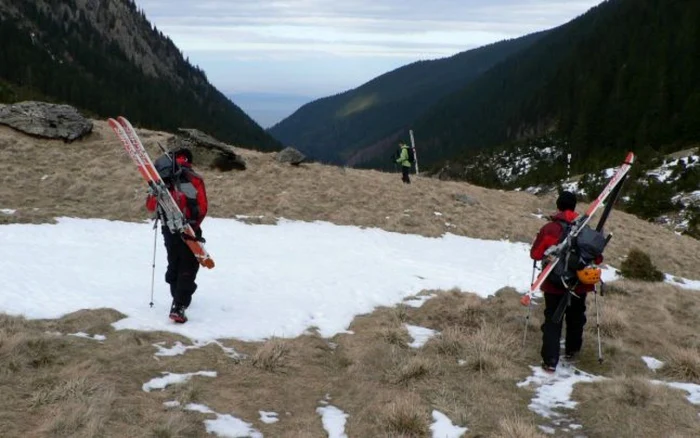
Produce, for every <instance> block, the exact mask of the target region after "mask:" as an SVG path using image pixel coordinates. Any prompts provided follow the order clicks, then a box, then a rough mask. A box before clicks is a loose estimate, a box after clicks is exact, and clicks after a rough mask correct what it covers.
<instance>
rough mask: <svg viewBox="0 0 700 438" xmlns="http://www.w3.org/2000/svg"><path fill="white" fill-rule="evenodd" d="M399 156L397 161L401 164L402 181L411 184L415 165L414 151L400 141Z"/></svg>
mask: <svg viewBox="0 0 700 438" xmlns="http://www.w3.org/2000/svg"><path fill="white" fill-rule="evenodd" d="M399 147H400V149H399V154H398V155H399V158H397V159H396V162H397V163H398V164H400V165H401V181H403V183H404V184H411V178H410V177H409V174H410V173H411V166H412V165H413V151H412V150H411V148H409V147H408V145H407V144H406V143H399Z"/></svg>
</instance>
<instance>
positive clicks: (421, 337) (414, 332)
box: [404, 324, 438, 348]
mask: <svg viewBox="0 0 700 438" xmlns="http://www.w3.org/2000/svg"><path fill="white" fill-rule="evenodd" d="M404 326H405V327H406V330H408V334H409V335H410V336H411V337H412V338H413V342H411V343H410V344H408V345H409V347H412V348H420V347H422V346H423V345H425V343H426V342H428V341H429V340H430V338H432V337H433V336H435V335H436V334H437V333H438V332H437V331H435V330H432V329H429V328H425V327H419V326H417V325H410V324H404Z"/></svg>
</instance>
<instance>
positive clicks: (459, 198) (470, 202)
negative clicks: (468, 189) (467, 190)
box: [454, 195, 479, 205]
mask: <svg viewBox="0 0 700 438" xmlns="http://www.w3.org/2000/svg"><path fill="white" fill-rule="evenodd" d="M454 198H455V200H457V201H459V202H463V203H465V204H467V205H479V201H477V200H476V199H474V198H472V197H469V196H467V195H454Z"/></svg>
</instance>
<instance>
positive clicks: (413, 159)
mask: <svg viewBox="0 0 700 438" xmlns="http://www.w3.org/2000/svg"><path fill="white" fill-rule="evenodd" d="M406 149H408V162H409V163H411V164H413V163H415V162H416V157H415V155H413V149H412V148H406Z"/></svg>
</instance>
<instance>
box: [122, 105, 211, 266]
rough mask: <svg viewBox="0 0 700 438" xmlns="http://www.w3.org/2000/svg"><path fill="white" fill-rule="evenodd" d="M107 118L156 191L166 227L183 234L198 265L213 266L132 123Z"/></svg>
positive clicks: (143, 175)
mask: <svg viewBox="0 0 700 438" xmlns="http://www.w3.org/2000/svg"><path fill="white" fill-rule="evenodd" d="M108 122H109V126H111V127H112V129H113V130H114V132H115V133H116V134H117V136H118V137H119V140H121V142H122V145H123V146H124V149H125V150H126V152H127V154H129V157H131V159H132V161H133V162H134V164H136V167H137V169H138V171H139V173H140V174H141V176H142V177H143V179H144V180H145V181H146V183H147V184H148V186H149V187H150V188H151V190H152V191H153V193H155V195H156V198H157V199H158V206H159V207H160V209H161V211H162V212H163V214H164V216H165V218H164V222H165V224H166V226H167V227H168V229H170V231H171V232H173V233H177V234H179V235H180V236H181V237H182V240H183V241H184V242H185V244H187V246H188V247H189V248H190V250H192V253H193V254H194V255H195V257H196V258H197V261H198V262H199V264H200V265H202V266H204V267H206V268H209V269H211V268H213V267H214V259H212V258H211V256H210V255H209V253H208V252H207V250H206V249H205V248H204V245H203V243H202V242H200V241H198V240H197V238H196V236H195V233H194V230H193V229H192V227H191V226H190V225H189V224H188V223H187V222H186V221H185V217H184V215H183V214H182V212H181V211H180V209H179V208H178V206H177V204H176V203H175V200H174V199H173V197H172V195H171V194H170V192H169V191H168V188H167V186H166V185H165V183H164V182H163V179H162V178H161V177H160V175H159V174H158V172H157V171H156V168H155V166H154V165H153V161H152V160H151V157H149V156H148V153H147V152H146V149H145V148H144V147H143V144H142V143H141V140H140V139H139V136H138V135H137V134H136V130H135V129H134V127H133V126H131V123H129V121H128V120H127V119H125V118H124V117H121V116H120V117H117V120H114V119H108Z"/></svg>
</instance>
